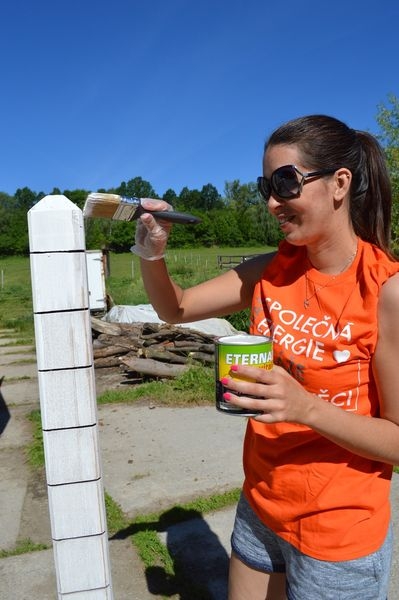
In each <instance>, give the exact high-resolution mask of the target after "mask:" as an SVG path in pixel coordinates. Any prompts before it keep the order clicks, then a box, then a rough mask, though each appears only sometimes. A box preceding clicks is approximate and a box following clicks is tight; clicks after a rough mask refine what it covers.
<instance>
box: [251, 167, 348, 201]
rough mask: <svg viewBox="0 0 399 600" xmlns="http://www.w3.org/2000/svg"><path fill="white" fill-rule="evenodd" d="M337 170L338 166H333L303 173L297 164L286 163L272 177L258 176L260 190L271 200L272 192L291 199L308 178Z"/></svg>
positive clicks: (285, 198)
mask: <svg viewBox="0 0 399 600" xmlns="http://www.w3.org/2000/svg"><path fill="white" fill-rule="evenodd" d="M336 170H337V168H331V169H322V170H321V171H312V172H311V173H302V172H301V171H300V170H299V169H297V167H296V166H295V165H285V166H284V167H279V168H278V169H276V170H275V171H273V173H272V175H271V177H270V179H267V178H266V177H258V190H259V192H260V194H261V195H262V196H263V198H264V199H265V200H266V201H268V200H269V198H270V196H271V195H272V192H273V193H274V194H275V195H276V196H278V197H279V198H282V199H283V200H291V199H292V198H296V197H298V196H299V195H300V194H301V192H302V188H303V185H304V183H305V180H306V179H308V178H309V177H322V176H323V175H330V174H331V173H335V171H336ZM298 175H300V176H301V179H300V180H298Z"/></svg>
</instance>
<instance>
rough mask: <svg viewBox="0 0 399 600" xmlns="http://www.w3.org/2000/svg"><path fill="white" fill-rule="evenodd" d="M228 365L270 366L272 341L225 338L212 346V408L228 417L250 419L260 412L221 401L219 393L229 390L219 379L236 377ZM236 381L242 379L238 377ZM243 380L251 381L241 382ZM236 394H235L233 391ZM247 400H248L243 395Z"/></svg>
mask: <svg viewBox="0 0 399 600" xmlns="http://www.w3.org/2000/svg"><path fill="white" fill-rule="evenodd" d="M232 365H246V366H251V367H258V368H259V369H267V370H269V369H271V368H272V367H273V342H272V339H271V338H268V337H265V336H262V335H244V334H238V335H227V336H224V337H221V338H219V339H218V340H217V341H216V343H215V375H216V408H217V410H219V411H220V412H224V413H226V414H228V415H237V416H241V417H254V416H256V415H259V414H262V411H253V410H249V409H246V408H241V407H239V406H234V405H232V404H230V403H229V402H225V400H224V399H223V394H224V393H225V392H228V391H229V389H228V388H227V387H225V386H224V385H223V384H222V382H221V381H220V380H221V379H222V378H223V377H233V378H234V377H237V378H238V376H237V375H236V374H235V373H233V372H231V371H230V369H231V366H232ZM239 379H242V377H241V378H239ZM245 381H251V380H250V379H247V378H246V379H245ZM233 393H234V394H237V392H233ZM247 397H250V396H248V395H247Z"/></svg>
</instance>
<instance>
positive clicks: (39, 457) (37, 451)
mask: <svg viewBox="0 0 399 600" xmlns="http://www.w3.org/2000/svg"><path fill="white" fill-rule="evenodd" d="M28 418H29V420H30V421H31V423H32V424H33V427H32V441H31V442H30V444H28V445H27V447H26V455H27V459H28V463H29V464H30V465H31V466H32V467H34V468H37V469H39V468H41V467H43V466H44V447H43V431H42V420H41V414H40V410H39V409H36V410H32V412H31V413H30V414H29V417H28Z"/></svg>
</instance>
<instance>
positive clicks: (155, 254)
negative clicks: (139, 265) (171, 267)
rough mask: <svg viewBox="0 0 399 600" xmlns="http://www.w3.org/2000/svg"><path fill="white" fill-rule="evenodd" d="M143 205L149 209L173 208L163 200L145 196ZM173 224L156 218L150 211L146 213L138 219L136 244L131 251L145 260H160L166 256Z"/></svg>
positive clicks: (142, 201)
mask: <svg viewBox="0 0 399 600" xmlns="http://www.w3.org/2000/svg"><path fill="white" fill-rule="evenodd" d="M141 205H142V207H143V208H144V209H147V210H157V211H159V210H165V211H167V210H172V207H171V205H170V204H168V203H167V202H164V201H163V200H151V199H149V198H143V199H142V200H141ZM171 227H172V224H171V223H169V222H167V221H163V220H162V219H154V217H153V216H152V215H151V214H150V213H144V214H143V215H141V217H140V218H139V219H138V220H137V223H136V235H135V244H134V246H132V247H131V248H130V250H131V252H133V253H134V254H137V255H138V256H140V258H144V260H160V259H161V258H164V256H165V250H166V244H167V241H168V237H169V232H170V229H171Z"/></svg>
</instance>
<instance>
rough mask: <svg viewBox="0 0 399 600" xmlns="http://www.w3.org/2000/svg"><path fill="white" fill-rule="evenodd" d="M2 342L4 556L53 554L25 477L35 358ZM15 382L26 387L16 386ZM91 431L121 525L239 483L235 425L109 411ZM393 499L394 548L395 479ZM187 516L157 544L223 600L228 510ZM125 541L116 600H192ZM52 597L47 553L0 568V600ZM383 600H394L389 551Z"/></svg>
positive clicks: (398, 561) (118, 408)
mask: <svg viewBox="0 0 399 600" xmlns="http://www.w3.org/2000/svg"><path fill="white" fill-rule="evenodd" d="M10 341H11V340H10ZM10 341H7V342H6V343H4V340H3V341H1V343H0V377H1V376H2V375H5V376H6V379H5V381H4V382H3V384H2V386H1V388H0V390H1V392H2V395H1V396H0V401H1V406H0V423H1V430H3V429H4V431H3V433H2V435H1V437H0V506H1V510H0V532H1V533H0V549H3V550H7V549H12V548H14V547H15V545H16V543H17V542H18V541H19V540H23V539H27V538H30V539H31V540H32V541H33V542H35V543H46V544H48V545H51V533H50V523H49V516H48V504H47V489H46V482H45V478H44V474H43V473H41V472H39V473H38V472H37V471H36V472H34V471H32V469H31V468H29V466H28V465H27V463H26V457H25V453H24V452H25V450H24V449H25V446H26V444H27V443H28V442H29V441H30V439H31V424H30V422H29V421H28V420H27V418H26V415H27V414H28V413H29V412H30V411H31V410H32V409H33V408H36V407H38V405H39V402H38V387H37V380H36V373H35V365H34V352H33V351H30V350H32V349H29V348H23V349H22V352H19V350H17V349H16V348H11V347H7V344H8V343H10ZM10 353H11V354H10ZM11 357H12V358H11ZM20 360H23V361H24V362H23V363H21V362H18V361H20ZM29 361H32V362H29ZM23 375H25V376H27V377H29V379H24V380H21V379H17V378H18V377H21V376H23ZM100 385H101V384H100ZM97 389H98V388H97ZM98 391H99V390H98ZM8 416H9V417H10V418H9V419H8ZM98 422H99V432H100V448H101V457H102V464H103V481H104V486H105V489H106V490H107V492H108V493H109V494H110V495H111V496H112V497H113V499H114V500H115V501H116V502H118V504H119V505H120V506H121V507H122V509H123V511H124V512H125V513H126V515H127V516H128V517H134V516H135V515H136V514H139V513H140V514H143V513H144V514H147V513H151V512H155V511H157V512H158V511H160V510H162V509H164V510H168V509H171V508H172V507H173V506H175V505H176V504H178V503H182V502H186V501H188V500H191V499H195V498H198V497H200V496H208V495H210V494H211V493H215V492H224V491H226V490H230V489H232V488H235V487H239V486H240V485H241V483H242V467H241V452H242V437H243V432H244V426H245V422H244V420H243V419H239V418H233V417H231V418H230V417H226V416H224V415H221V414H219V413H217V412H216V411H215V410H214V409H213V408H211V407H200V408H187V409H169V408H153V409H150V408H148V407H131V406H130V407H129V406H126V405H108V406H100V407H99V409H98ZM392 500H393V510H394V524H395V530H396V539H397V540H398V539H399V510H398V507H399V476H398V475H395V477H394V480H393V486H392ZM190 516H191V517H192V518H191V519H190V520H188V521H186V522H184V523H181V524H179V525H175V526H173V527H169V528H167V529H166V530H163V528H162V524H160V527H159V529H160V531H159V537H160V539H161V541H163V543H164V544H165V545H166V546H167V547H168V549H169V551H170V553H171V555H172V556H173V557H178V558H179V560H180V561H181V560H183V561H184V564H185V571H186V573H189V574H190V575H191V576H192V580H193V581H194V582H195V583H196V584H202V583H203V584H204V585H205V586H206V587H207V588H208V590H209V594H210V598H213V599H215V600H224V599H225V598H226V575H227V566H228V555H229V552H230V544H229V538H230V533H231V529H232V525H233V519H234V508H230V509H226V510H222V511H218V512H215V513H212V514H207V515H205V516H202V515H201V514H193V515H190ZM128 536H129V530H127V531H125V532H120V534H119V535H118V536H116V537H115V538H113V539H111V540H110V557H111V572H112V580H113V592H114V599H115V600H147V599H154V598H156V597H158V598H160V597H168V598H173V599H176V600H177V599H181V600H191V598H189V597H187V596H186V595H184V594H183V592H182V590H181V589H179V581H178V580H177V579H176V580H173V578H172V579H171V578H170V577H168V576H167V575H166V574H165V572H164V571H163V569H162V568H161V567H156V568H153V569H149V570H147V571H145V570H144V568H143V566H142V564H141V562H140V560H139V558H138V557H137V555H136V553H135V550H134V548H133V546H132V544H131V542H130V539H129V537H128ZM361 596H362V595H361V594H360V595H359V600H360V598H361ZM56 597H57V594H56V581H55V574H54V563H53V555H52V550H43V551H40V552H34V553H30V554H24V555H20V556H15V557H8V558H3V559H0V600H54V599H55V598H56ZM249 600H250V599H249ZM389 600H399V547H398V543H397V542H396V547H395V556H394V565H393V571H392V578H391V593H390V596H389Z"/></svg>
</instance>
